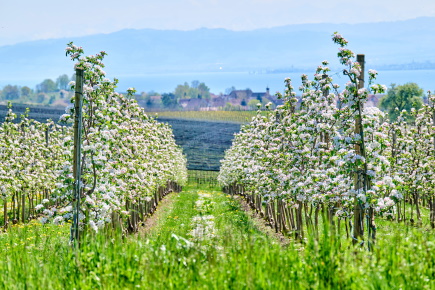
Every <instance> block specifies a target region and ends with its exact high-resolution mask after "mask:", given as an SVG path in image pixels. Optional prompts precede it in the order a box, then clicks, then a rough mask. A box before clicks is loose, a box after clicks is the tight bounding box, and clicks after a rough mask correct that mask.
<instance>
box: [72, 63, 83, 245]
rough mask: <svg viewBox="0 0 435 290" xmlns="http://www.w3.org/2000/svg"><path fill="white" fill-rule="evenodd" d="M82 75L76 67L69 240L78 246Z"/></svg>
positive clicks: (80, 70) (81, 71)
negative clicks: (71, 215) (72, 186)
mask: <svg viewBox="0 0 435 290" xmlns="http://www.w3.org/2000/svg"><path fill="white" fill-rule="evenodd" d="M83 75H84V71H83V70H82V69H79V68H77V69H76V84H75V97H74V156H73V176H74V191H73V194H74V198H73V223H72V225H71V238H70V240H71V242H72V243H73V244H74V245H75V246H78V241H79V215H80V195H81V186H80V183H81V182H80V179H81V172H80V171H81V170H80V169H81V167H80V166H81V164H80V163H81V147H82V106H83V81H84V80H83Z"/></svg>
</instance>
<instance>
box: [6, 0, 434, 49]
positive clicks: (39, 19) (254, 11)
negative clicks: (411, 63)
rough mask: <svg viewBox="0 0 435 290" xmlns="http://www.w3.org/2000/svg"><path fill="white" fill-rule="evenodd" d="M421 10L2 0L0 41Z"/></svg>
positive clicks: (317, 2) (343, 4)
mask: <svg viewBox="0 0 435 290" xmlns="http://www.w3.org/2000/svg"><path fill="white" fill-rule="evenodd" d="M363 2H364V3H363ZM422 16H435V1H434V0H413V1H409V0H365V1H354V0H310V1H301V0H298V1H296V0H121V1H119V0H105V1H102V0H76V1H69V2H66V1H59V0H40V1H35V0H0V45H6V44H13V43H18V42H24V41H29V40H37V39H47V38H60V37H71V36H82V35H89V34H95V33H110V32H114V31H118V30H121V29H125V28H136V29H140V28H154V29H177V30H191V29H196V28H201V27H209V28H227V29H232V30H252V29H256V28H266V27H274V26H282V25H288V24H301V23H324V22H329V23H361V22H380V21H395V20H406V19H412V18H416V17H422Z"/></svg>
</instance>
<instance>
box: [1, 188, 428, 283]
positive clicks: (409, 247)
mask: <svg viewBox="0 0 435 290" xmlns="http://www.w3.org/2000/svg"><path fill="white" fill-rule="evenodd" d="M171 198H173V204H171V205H170V206H168V207H166V208H161V209H159V211H158V213H157V214H159V219H158V220H157V224H156V225H155V227H154V228H153V229H152V230H151V231H149V232H146V234H137V235H130V236H128V237H125V238H122V237H121V236H120V235H116V234H110V235H108V234H97V235H94V236H90V237H88V238H87V239H85V240H84V241H83V243H82V248H81V250H80V251H79V252H75V251H73V250H72V249H71V247H70V246H69V245H68V236H69V227H68V226H53V225H49V226H41V225H38V224H36V223H32V224H30V225H26V226H14V227H13V228H12V229H10V230H9V231H8V233H6V234H1V235H0V252H1V259H0V272H1V273H2V274H1V275H0V288H2V289H25V288H29V289H133V288H142V289H433V288H435V282H434V281H435V257H434V255H435V236H434V235H433V232H432V231H428V230H427V229H420V228H416V227H410V226H406V225H404V224H403V223H402V224H397V223H390V222H387V221H383V222H382V223H381V222H380V223H379V224H378V226H379V234H378V236H379V238H378V240H377V244H376V247H375V249H374V251H373V252H368V251H367V250H365V249H360V248H355V247H353V246H351V242H350V241H346V240H338V239H336V238H335V237H332V236H331V235H329V234H328V232H327V229H325V230H324V232H323V235H321V237H320V239H319V240H318V241H317V242H315V241H313V240H308V241H307V242H306V244H305V245H301V244H298V243H296V242H291V243H290V244H289V245H288V246H287V247H283V246H281V245H280V244H279V242H278V241H277V239H276V238H274V237H270V236H267V235H266V234H265V233H263V232H262V231H260V230H259V229H258V228H257V227H256V226H255V224H254V222H253V221H252V220H251V218H250V217H248V216H247V215H246V213H245V212H244V211H242V210H241V208H240V205H239V203H238V202H237V201H236V200H234V199H232V198H231V197H228V196H226V195H224V194H223V193H221V192H220V191H218V190H210V189H208V188H205V187H199V186H194V187H192V186H189V187H186V188H185V189H184V191H183V192H182V193H179V194H178V195H175V196H172V197H171ZM198 199H201V200H202V205H201V206H198V203H197V200H198ZM198 216H199V217H210V216H213V217H214V218H213V221H214V228H213V229H214V230H213V235H212V236H211V237H209V238H204V239H201V240H198V239H195V237H193V236H192V234H191V233H192V230H193V229H194V228H195V225H194V224H193V223H192V218H193V217H198Z"/></svg>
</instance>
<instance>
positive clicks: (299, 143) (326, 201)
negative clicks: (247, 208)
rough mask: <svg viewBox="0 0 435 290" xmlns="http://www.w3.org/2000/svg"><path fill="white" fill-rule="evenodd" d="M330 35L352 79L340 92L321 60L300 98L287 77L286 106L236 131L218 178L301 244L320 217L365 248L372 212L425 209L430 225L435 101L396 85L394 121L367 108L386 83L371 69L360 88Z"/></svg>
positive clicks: (355, 68)
mask: <svg viewBox="0 0 435 290" xmlns="http://www.w3.org/2000/svg"><path fill="white" fill-rule="evenodd" d="M333 40H334V42H336V43H338V44H339V45H340V50H339V53H338V56H339V59H340V62H341V63H342V64H343V65H344V66H345V68H344V72H345V74H346V75H347V76H348V77H349V82H348V83H347V84H346V86H345V88H344V89H343V90H342V91H341V92H340V91H339V86H338V85H337V84H334V83H333V80H332V78H331V77H330V76H328V72H329V68H328V67H327V62H323V63H322V65H321V66H319V67H318V68H317V70H316V73H315V74H314V80H309V79H308V76H306V75H303V76H302V86H301V87H300V88H299V89H300V91H301V94H302V99H301V100H298V99H297V98H296V92H295V91H294V89H293V87H292V85H291V80H290V79H287V80H286V90H285V94H284V95H283V96H281V97H282V98H283V100H284V104H283V105H282V106H278V107H277V108H276V109H275V110H274V111H270V113H269V114H267V115H266V116H264V115H262V114H260V112H259V114H258V115H257V116H256V117H255V118H254V119H253V120H252V122H251V123H250V124H248V125H246V126H244V127H243V128H242V130H241V132H240V133H239V134H238V135H236V137H235V140H234V142H233V145H232V147H231V148H230V149H229V150H228V151H227V152H226V154H225V159H224V160H223V162H222V167H221V171H220V175H219V181H220V183H221V184H222V185H224V186H226V187H227V189H228V190H229V191H230V192H234V191H236V192H239V193H243V194H245V195H246V196H247V197H248V200H249V202H250V203H251V205H252V206H253V207H255V208H256V209H257V210H258V211H260V212H261V213H262V214H264V215H265V216H266V217H267V218H268V220H269V221H270V223H271V224H272V225H273V226H274V227H275V229H276V230H277V231H283V232H292V233H294V234H295V235H296V237H297V238H298V239H301V240H302V239H304V238H306V236H307V230H308V231H309V232H310V233H311V234H313V235H314V237H315V236H317V235H318V234H319V227H320V225H321V223H322V221H323V222H324V223H327V224H329V225H330V226H331V227H332V229H333V231H336V233H337V234H338V235H340V234H343V231H345V233H346V235H347V237H348V238H352V239H353V240H354V241H355V242H364V241H369V245H371V242H373V241H374V240H375V237H376V225H375V217H377V216H384V217H388V218H391V219H396V220H397V221H410V222H414V221H415V219H417V220H421V210H420V209H421V206H423V205H425V206H428V207H429V208H430V210H431V214H430V221H431V225H432V227H435V202H434V200H435V198H434V195H433V192H434V191H433V189H434V183H433V180H434V178H435V172H434V170H433V168H435V163H434V162H435V159H434V156H435V151H434V150H435V149H434V139H433V138H434V136H435V131H434V127H433V124H434V122H435V117H434V116H435V107H434V102H435V99H434V98H432V97H430V96H429V105H427V104H422V102H421V97H419V96H421V94H422V91H421V90H420V89H418V86H416V85H415V84H406V85H404V86H397V87H396V86H392V89H391V90H390V93H389V94H388V95H386V96H385V97H384V99H383V100H382V101H381V104H382V105H383V106H384V107H385V108H386V109H388V110H389V111H392V112H396V110H399V109H403V111H401V112H398V113H397V114H396V115H395V116H394V115H393V116H392V118H393V119H396V121H394V122H389V121H388V116H386V115H385V113H384V112H382V111H380V110H379V109H378V108H376V107H367V108H364V104H365V103H366V101H367V99H368V97H369V94H379V93H382V92H383V91H384V89H385V87H384V86H381V85H375V84H373V83H372V82H373V80H374V79H375V77H376V75H377V72H375V71H373V70H369V73H368V74H369V77H370V80H369V86H368V88H365V87H364V78H363V77H362V76H363V73H364V68H363V66H364V59H362V60H358V61H355V55H354V53H353V52H352V51H351V50H349V49H348V48H347V47H346V45H347V41H346V40H345V39H344V38H343V37H342V36H341V35H339V34H334V36H333ZM299 101H300V102H299ZM416 102H417V103H419V105H417V106H421V109H419V110H418V109H415V108H412V110H410V111H411V113H410V114H408V112H406V109H407V105H405V104H408V105H409V104H412V103H416ZM420 102H421V103H420ZM298 103H299V104H298ZM399 106H401V107H399ZM396 107H398V109H396ZM408 115H410V117H409V120H414V121H413V123H412V124H408V123H406V119H407V118H408ZM322 216H323V219H322Z"/></svg>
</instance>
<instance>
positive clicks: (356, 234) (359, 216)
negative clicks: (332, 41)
mask: <svg viewBox="0 0 435 290" xmlns="http://www.w3.org/2000/svg"><path fill="white" fill-rule="evenodd" d="M364 61H365V59H364V55H363V54H358V55H357V62H358V63H359V64H360V65H361V74H360V78H359V82H358V87H357V88H358V90H359V89H361V88H364ZM356 102H357V106H358V107H357V111H356V116H355V131H354V132H355V135H356V134H358V135H360V136H361V141H360V142H356V143H355V154H357V155H360V156H362V155H364V151H363V150H364V149H363V148H362V145H363V138H364V137H363V131H362V120H361V113H362V111H363V109H364V107H363V106H364V104H361V102H360V100H359V99H357V100H356ZM355 170H356V172H355V173H354V189H355V192H356V194H358V193H360V192H361V191H363V192H365V188H364V186H365V184H364V179H365V173H366V172H364V174H363V172H362V171H363V169H362V168H355ZM360 240H362V241H363V240H364V211H363V207H362V204H361V202H360V201H359V200H358V197H357V196H355V202H354V225H353V243H354V244H356V243H358V242H360Z"/></svg>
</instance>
